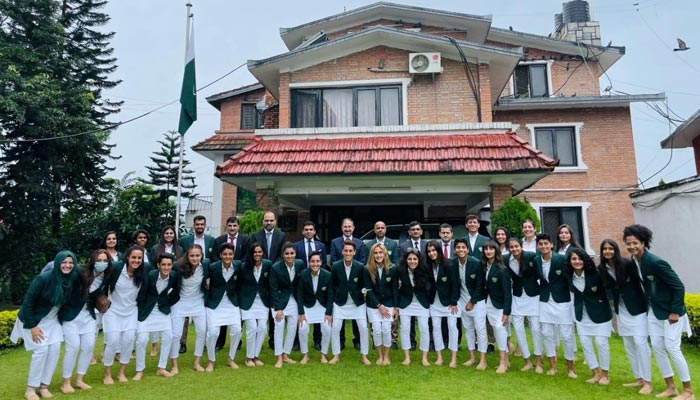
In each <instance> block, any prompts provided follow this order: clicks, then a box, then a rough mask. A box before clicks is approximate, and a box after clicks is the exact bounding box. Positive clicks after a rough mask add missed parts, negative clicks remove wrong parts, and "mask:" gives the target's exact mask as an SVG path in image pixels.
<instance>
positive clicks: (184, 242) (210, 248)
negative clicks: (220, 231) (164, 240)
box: [179, 234, 218, 261]
mask: <svg viewBox="0 0 700 400" xmlns="http://www.w3.org/2000/svg"><path fill="white" fill-rule="evenodd" d="M179 244H180V250H182V254H185V252H186V251H187V249H189V248H190V247H191V246H192V245H193V244H194V235H192V234H190V235H187V236H183V237H182V238H180V241H179ZM204 247H206V248H205V249H204V255H205V257H204V258H205V259H207V260H210V261H211V259H212V257H211V254H212V252H214V251H217V250H216V246H215V245H214V238H213V237H211V236H209V235H204ZM217 256H218V254H217Z"/></svg>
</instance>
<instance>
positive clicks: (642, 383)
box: [622, 381, 644, 387]
mask: <svg viewBox="0 0 700 400" xmlns="http://www.w3.org/2000/svg"><path fill="white" fill-rule="evenodd" d="M622 386H623V387H640V386H644V381H634V382H630V383H623V384H622Z"/></svg>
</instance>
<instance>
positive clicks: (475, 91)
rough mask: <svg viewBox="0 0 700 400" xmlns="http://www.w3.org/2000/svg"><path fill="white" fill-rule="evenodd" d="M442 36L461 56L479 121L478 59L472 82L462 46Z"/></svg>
mask: <svg viewBox="0 0 700 400" xmlns="http://www.w3.org/2000/svg"><path fill="white" fill-rule="evenodd" d="M444 37H446V38H447V39H448V40H449V41H450V42H451V43H452V44H453V45H454V46H455V47H456V48H457V51H458V52H459V57H460V58H461V60H462V64H463V65H464V73H465V74H466V75H467V81H468V82H469V87H470V88H471V89H472V94H473V95H474V100H476V115H477V118H478V122H481V121H482V116H481V79H480V77H479V74H480V71H479V61H478V60H477V64H476V83H474V76H473V74H472V71H471V68H470V67H469V62H468V61H467V57H466V56H465V55H464V52H463V51H462V48H461V47H459V43H457V41H456V40H455V39H454V38H453V37H450V36H447V35H445V36H444Z"/></svg>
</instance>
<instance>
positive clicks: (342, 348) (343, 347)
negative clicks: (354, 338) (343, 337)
mask: <svg viewBox="0 0 700 400" xmlns="http://www.w3.org/2000/svg"><path fill="white" fill-rule="evenodd" d="M340 350H341V351H342V350H345V343H341V344H340Z"/></svg>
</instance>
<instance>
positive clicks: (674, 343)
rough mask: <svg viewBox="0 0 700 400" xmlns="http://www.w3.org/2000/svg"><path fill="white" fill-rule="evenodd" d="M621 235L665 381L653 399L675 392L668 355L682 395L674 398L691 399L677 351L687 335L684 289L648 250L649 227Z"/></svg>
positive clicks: (634, 227)
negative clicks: (645, 303) (641, 288)
mask: <svg viewBox="0 0 700 400" xmlns="http://www.w3.org/2000/svg"><path fill="white" fill-rule="evenodd" d="M622 236H623V238H624V240H625V246H626V247H627V251H628V252H629V253H630V254H631V255H632V260H633V261H634V264H635V267H636V268H635V269H636V272H637V273H638V274H639V276H640V277H641V278H642V285H643V286H644V293H645V294H646V297H647V299H648V300H649V312H648V314H647V323H648V329H649V337H650V338H651V347H652V349H654V356H655V357H654V358H655V359H656V365H657V366H658V367H659V370H660V371H661V375H663V377H664V380H665V381H666V390H665V391H663V392H662V393H660V394H659V395H658V396H657V397H671V396H673V395H675V394H676V393H677V389H676V385H675V383H674V381H673V369H672V368H671V363H670V362H669V360H668V357H669V356H670V357H671V359H672V360H673V364H674V365H675V366H676V370H677V371H678V375H680V378H681V382H683V392H682V393H681V394H680V395H679V396H677V397H676V399H694V398H695V396H694V395H693V391H692V389H691V386H690V370H689V369H688V363H687V362H686V361H685V357H684V356H683V353H682V351H681V335H682V334H683V332H685V333H686V334H687V335H688V336H690V335H691V331H690V323H689V321H688V314H687V313H686V310H685V303H684V298H685V287H684V286H683V283H682V282H681V280H680V279H679V278H678V275H677V274H676V272H675V271H674V270H673V268H671V266H670V265H669V264H668V263H667V262H666V261H664V260H662V259H661V258H659V257H658V256H656V255H655V254H653V253H651V252H650V251H649V248H650V247H651V241H652V232H651V230H650V229H649V228H647V227H646V226H642V225H631V226H628V227H626V228H625V229H624V231H623V235H622Z"/></svg>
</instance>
